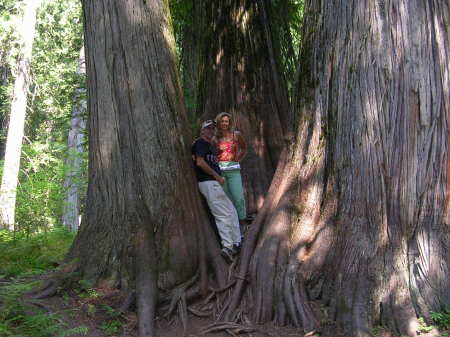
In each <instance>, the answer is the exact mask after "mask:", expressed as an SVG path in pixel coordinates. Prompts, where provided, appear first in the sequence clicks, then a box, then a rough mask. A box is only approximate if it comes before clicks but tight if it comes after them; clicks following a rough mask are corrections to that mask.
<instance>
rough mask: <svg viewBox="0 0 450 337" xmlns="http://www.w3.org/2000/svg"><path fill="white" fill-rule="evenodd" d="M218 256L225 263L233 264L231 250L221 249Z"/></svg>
mask: <svg viewBox="0 0 450 337" xmlns="http://www.w3.org/2000/svg"><path fill="white" fill-rule="evenodd" d="M220 255H222V257H223V258H224V259H225V261H226V262H227V263H231V262H233V251H232V250H231V249H229V248H227V247H223V248H222V250H221V251H220Z"/></svg>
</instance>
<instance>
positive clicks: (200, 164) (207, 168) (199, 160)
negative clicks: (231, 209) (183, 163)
mask: <svg viewBox="0 0 450 337" xmlns="http://www.w3.org/2000/svg"><path fill="white" fill-rule="evenodd" d="M195 163H196V164H197V166H198V167H200V168H201V169H202V170H203V172H205V173H207V174H209V175H211V176H213V177H214V179H215V180H216V181H217V182H218V183H219V184H221V185H223V184H224V183H225V179H224V178H223V177H222V176H220V175H219V174H217V172H216V171H214V170H213V169H212V168H211V167H210V166H209V165H208V164H207V163H206V161H205V159H203V157H201V156H195Z"/></svg>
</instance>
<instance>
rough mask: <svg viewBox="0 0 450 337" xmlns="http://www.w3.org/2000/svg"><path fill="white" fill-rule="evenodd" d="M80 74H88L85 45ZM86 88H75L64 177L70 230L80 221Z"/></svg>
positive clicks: (65, 215) (65, 217)
mask: <svg viewBox="0 0 450 337" xmlns="http://www.w3.org/2000/svg"><path fill="white" fill-rule="evenodd" d="M78 74H79V75H82V76H85V75H86V65H85V60H84V47H83V48H81V51H80V58H79V65H78ZM86 104H87V102H86V89H85V88H83V87H80V88H77V89H75V95H74V105H73V109H72V119H71V121H70V130H69V135H68V137H67V160H66V169H67V172H66V175H65V179H64V189H65V197H64V207H63V215H62V223H63V225H64V227H66V228H67V229H68V230H70V231H76V230H77V229H78V226H79V223H80V220H79V219H80V189H81V174H82V172H81V169H82V168H81V164H82V154H83V140H84V130H85V128H86V112H87V106H86Z"/></svg>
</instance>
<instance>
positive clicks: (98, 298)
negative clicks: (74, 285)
mask: <svg viewBox="0 0 450 337" xmlns="http://www.w3.org/2000/svg"><path fill="white" fill-rule="evenodd" d="M123 300H124V296H122V295H121V294H120V293H119V291H117V290H107V289H99V288H96V289H93V288H91V289H89V290H88V291H83V292H77V291H73V292H71V293H64V294H63V295H62V296H53V297H50V298H46V299H43V300H39V301H38V300H32V299H31V298H30V297H27V296H25V297H23V301H24V302H25V303H28V304H31V305H32V306H34V307H36V308H37V307H39V308H40V309H41V310H42V309H44V310H45V311H47V313H48V314H51V315H56V316H55V317H58V318H57V319H58V320H59V322H60V323H61V324H60V326H61V327H64V329H65V330H66V331H71V333H70V336H73V337H82V336H84V337H86V336H87V337H137V317H136V313H135V312H128V313H126V314H120V313H119V312H118V308H119V307H120V305H121V304H122V302H123ZM30 314H32V313H30ZM213 323H214V320H213V319H212V318H211V317H208V318H200V317H196V316H192V315H191V316H189V317H188V322H187V329H186V331H184V329H183V325H182V323H181V321H180V319H179V316H178V315H174V317H172V318H171V319H162V318H158V319H157V320H156V336H158V337H184V336H186V337H200V336H204V337H232V336H231V335H229V334H227V333H225V332H224V331H219V332H215V333H206V334H204V333H202V330H204V329H205V327H207V326H209V325H211V324H213ZM253 328H254V331H253V332H251V333H245V334H240V335H239V336H242V337H303V336H304V334H303V333H302V330H301V329H298V328H293V327H279V326H274V325H272V324H265V325H256V326H253ZM77 329H79V330H80V333H74V332H75V331H76V330H77ZM449 332H450V331H446V332H441V333H438V332H437V330H435V329H433V330H432V331H427V332H425V331H424V332H423V333H421V334H420V336H421V337H438V336H450V335H449ZM370 335H371V336H373V337H400V336H395V335H393V334H391V333H389V332H388V331H386V330H384V329H382V328H379V329H374V330H373V332H372V333H371V334H370ZM54 336H63V337H64V336H65V334H64V333H62V334H61V332H60V333H57V334H54ZM318 336H328V337H346V336H344V335H342V334H341V333H339V331H338V329H337V328H336V327H335V326H334V325H333V324H331V323H326V322H325V323H324V322H323V323H322V334H314V335H312V337H318Z"/></svg>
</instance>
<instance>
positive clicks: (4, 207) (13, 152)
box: [0, 0, 40, 230]
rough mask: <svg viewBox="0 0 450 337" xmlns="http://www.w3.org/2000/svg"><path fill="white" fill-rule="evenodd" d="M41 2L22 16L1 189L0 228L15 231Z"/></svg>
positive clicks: (28, 4)
mask: <svg viewBox="0 0 450 337" xmlns="http://www.w3.org/2000/svg"><path fill="white" fill-rule="evenodd" d="M39 4H40V0H28V1H25V8H24V15H23V20H22V24H21V27H18V29H19V36H20V43H21V50H20V55H19V61H18V67H17V73H16V79H15V82H14V93H13V101H12V103H11V114H10V117H9V126H8V136H7V140H6V151H5V163H4V167H3V176H2V185H1V187H0V228H7V229H10V230H13V229H14V213H15V208H16V188H17V180H18V176H19V166H20V155H21V150H22V140H23V131H24V125H25V115H26V109H27V95H28V88H29V86H30V79H29V77H30V64H31V55H32V49H33V40H34V35H35V31H36V27H35V26H36V12H37V9H38V8H39Z"/></svg>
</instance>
